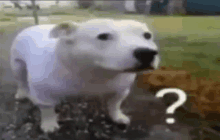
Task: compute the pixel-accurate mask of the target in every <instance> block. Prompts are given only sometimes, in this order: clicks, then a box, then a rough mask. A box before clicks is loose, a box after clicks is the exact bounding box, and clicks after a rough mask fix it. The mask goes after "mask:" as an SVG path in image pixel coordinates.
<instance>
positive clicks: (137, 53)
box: [134, 48, 158, 64]
mask: <svg viewBox="0 0 220 140" xmlns="http://www.w3.org/2000/svg"><path fill="white" fill-rule="evenodd" d="M156 54H158V52H157V51H155V50H150V49H147V48H138V49H135V50H134V57H135V58H136V59H137V60H138V61H139V62H141V63H142V64H150V63H151V62H152V61H153V59H154V56H155V55H156Z"/></svg>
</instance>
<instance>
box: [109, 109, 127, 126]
mask: <svg viewBox="0 0 220 140" xmlns="http://www.w3.org/2000/svg"><path fill="white" fill-rule="evenodd" d="M112 119H113V121H114V122H116V123H117V124H125V125H129V124H130V122H131V121H130V118H129V117H128V116H126V115H125V114H123V113H122V112H121V111H118V112H117V113H115V114H114V115H113V116H112Z"/></svg>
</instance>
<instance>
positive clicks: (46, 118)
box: [11, 19, 159, 132]
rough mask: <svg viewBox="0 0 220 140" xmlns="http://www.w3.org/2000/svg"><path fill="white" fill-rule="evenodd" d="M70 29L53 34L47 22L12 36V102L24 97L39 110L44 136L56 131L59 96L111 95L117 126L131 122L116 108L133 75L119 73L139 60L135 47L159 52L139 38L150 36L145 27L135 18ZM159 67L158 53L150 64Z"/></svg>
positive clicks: (86, 23) (76, 24)
mask: <svg viewBox="0 0 220 140" xmlns="http://www.w3.org/2000/svg"><path fill="white" fill-rule="evenodd" d="M69 25H73V27H74V28H71V34H68V35H67V34H65V33H66V32H65V30H60V32H54V31H57V30H55V28H56V27H58V26H57V25H52V24H50V25H38V26H34V27H30V28H27V29H25V30H24V31H22V32H21V33H20V34H19V35H18V36H17V37H16V38H15V40H14V42H13V45H12V48H11V67H12V71H13V73H14V76H15V78H16V79H17V81H18V91H17V94H16V98H18V99H21V98H24V97H27V98H29V99H31V100H32V101H33V102H34V103H35V104H36V105H38V106H39V107H40V109H41V114H42V115H41V117H42V123H41V128H42V129H43V130H44V131H45V132H46V131H53V130H54V129H55V128H58V124H57V121H56V114H55V113H54V112H53V109H54V106H55V105H56V104H57V103H59V100H60V99H61V98H63V97H66V96H68V95H76V96H77V95H79V94H83V93H84V94H104V93H110V92H115V93H116V94H115V96H114V97H113V98H112V99H110V101H109V103H108V104H109V106H108V109H109V114H110V116H111V117H112V119H113V120H114V121H115V122H118V123H125V124H129V123H130V119H129V118H128V117H127V116H126V115H125V114H123V113H122V111H121V110H120V105H121V103H122V102H123V100H124V99H125V98H126V97H127V96H128V95H129V92H130V87H131V86H132V84H133V82H134V80H135V77H136V73H123V70H125V69H129V68H133V67H134V66H135V65H136V63H137V62H138V61H137V60H136V59H135V58H134V56H133V51H134V49H135V48H138V47H145V48H149V49H152V50H158V48H157V46H156V45H155V43H154V41H153V39H150V40H146V39H144V37H143V35H142V34H143V33H144V32H150V31H149V29H148V27H147V26H146V25H145V24H143V23H140V22H137V21H134V20H111V19H94V20H89V21H87V22H83V23H69ZM57 29H59V28H57ZM101 33H110V34H112V38H111V39H110V40H107V41H100V40H98V39H97V36H98V35H99V34H101ZM53 35H54V36H53ZM56 36H57V38H56ZM53 37H55V38H53ZM67 41H72V44H71V42H70V43H69V44H68V43H66V42H67ZM158 63H159V56H158V55H157V56H156V57H155V59H154V62H153V63H152V66H153V67H154V68H157V66H158ZM25 69H26V70H27V72H25ZM26 76H27V78H26ZM25 79H26V80H25Z"/></svg>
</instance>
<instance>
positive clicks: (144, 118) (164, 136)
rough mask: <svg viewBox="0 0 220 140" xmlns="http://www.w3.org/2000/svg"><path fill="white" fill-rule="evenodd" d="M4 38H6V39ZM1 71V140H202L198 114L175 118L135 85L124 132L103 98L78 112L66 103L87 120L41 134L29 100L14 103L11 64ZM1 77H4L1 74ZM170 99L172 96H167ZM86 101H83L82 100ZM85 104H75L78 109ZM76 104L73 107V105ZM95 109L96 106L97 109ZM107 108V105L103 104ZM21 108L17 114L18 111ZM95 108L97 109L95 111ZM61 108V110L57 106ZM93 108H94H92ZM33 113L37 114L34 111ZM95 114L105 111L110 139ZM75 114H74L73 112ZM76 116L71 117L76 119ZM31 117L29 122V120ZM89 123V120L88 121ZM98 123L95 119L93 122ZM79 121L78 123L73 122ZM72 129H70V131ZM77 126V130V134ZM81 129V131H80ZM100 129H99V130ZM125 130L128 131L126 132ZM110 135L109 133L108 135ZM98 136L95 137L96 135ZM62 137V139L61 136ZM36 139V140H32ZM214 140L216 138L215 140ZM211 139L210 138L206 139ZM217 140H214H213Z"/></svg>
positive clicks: (181, 111) (4, 45)
mask: <svg viewBox="0 0 220 140" xmlns="http://www.w3.org/2000/svg"><path fill="white" fill-rule="evenodd" d="M20 30H21V29H19V30H17V32H16V33H13V34H10V35H7V39H6V40H5V41H4V42H3V43H2V41H1V42H0V49H4V50H7V51H9V49H10V45H11V43H12V40H13V38H14V37H15V35H16V34H17V33H18V32H19V31H20ZM4 38H5V37H4ZM0 64H1V68H3V72H2V73H1V74H2V77H1V81H0V117H1V119H0V139H4V140H10V139H17V140H26V139H49V138H50V139H73V138H76V136H75V135H74V136H72V135H71V134H73V133H74V134H76V133H77V138H76V139H82V140H83V139H94V138H95V139H113V140H116V139H117V140H119V139H121V140H128V139H129V140H130V139H132V140H133V139H137V140H201V139H202V138H201V135H200V125H201V122H200V120H199V116H198V115H197V114H191V113H189V112H187V111H186V110H184V108H179V109H177V110H176V112H175V114H174V115H172V116H168V115H166V109H167V107H168V104H165V103H166V102H164V100H161V99H157V98H155V97H154V96H153V94H152V93H149V92H148V91H145V90H143V89H140V88H137V85H136V83H135V84H134V89H133V91H132V93H131V95H130V96H129V97H128V99H127V100H126V101H125V102H124V103H123V110H124V112H125V113H126V114H128V115H129V116H130V117H131V118H132V122H131V125H130V126H129V127H128V128H127V129H125V128H123V126H118V125H116V124H114V123H113V122H111V120H109V119H108V117H107V116H108V115H107V114H106V112H105V108H104V110H102V108H101V106H102V105H103V104H102V103H103V102H105V100H103V99H102V100H100V99H89V100H88V101H87V100H86V103H88V105H87V108H86V109H84V110H83V109H79V108H74V107H71V105H69V104H66V105H65V104H63V105H61V106H60V109H58V110H62V109H64V110H65V108H67V110H68V109H69V110H70V111H71V109H72V111H73V112H74V109H76V110H77V109H78V110H81V115H82V116H81V117H80V115H79V114H78V115H75V116H78V118H83V116H84V117H85V118H86V119H85V120H84V122H83V123H81V124H76V123H75V124H74V125H70V126H69V125H67V124H70V123H64V124H63V125H62V129H61V130H59V131H57V132H55V133H53V134H50V135H46V134H42V132H41V131H40V130H39V120H40V118H39V114H40V113H39V112H38V111H37V110H36V108H35V107H34V106H33V105H32V104H31V103H30V102H28V101H26V102H21V103H20V105H16V104H15V100H14V94H15V91H16V85H15V84H14V78H13V76H12V73H11V70H10V67H9V63H8V61H5V60H1V61H0ZM0 76H1V75H0ZM168 98H169V97H168ZM82 99H84V98H82ZM82 103H85V102H75V103H74V105H75V106H77V105H78V106H79V105H80V104H82ZM74 105H73V106H74ZM94 106H95V107H94ZM103 106H105V105H103ZM16 107H17V108H18V109H17V111H16V110H15V108H16ZM93 107H94V108H93ZM58 108H59V107H58ZM70 108H71V109H70ZM91 108H92V109H91ZM33 110H34V111H33ZM94 111H95V112H98V113H99V114H100V113H101V112H103V114H105V116H106V117H104V120H105V122H108V123H109V124H111V125H112V127H111V128H112V129H111V130H110V129H109V130H108V131H110V132H108V133H107V131H106V132H103V135H104V134H105V135H107V136H97V135H98V134H97V135H96V133H95V132H96V131H98V130H96V128H97V127H98V128H100V129H101V130H100V131H102V130H103V129H104V128H103V126H100V125H101V124H99V123H100V122H101V121H100V119H101V118H100V115H97V117H94V114H95V113H94ZM58 112H60V119H61V120H62V118H66V117H67V116H68V115H67V114H68V113H65V111H64V112H63V114H62V111H58ZM70 114H71V113H70ZM73 114H74V113H73ZM91 115H92V116H93V117H94V118H96V119H97V120H96V123H93V124H91V123H90V127H89V129H88V130H89V132H83V133H82V131H83V130H84V129H86V124H88V120H89V116H91ZM73 116H74V115H72V117H73ZM167 117H174V118H175V119H176V122H175V124H172V125H170V124H166V122H165V119H166V118H167ZM28 118H29V119H28ZM86 120H87V121H86ZM94 121H95V119H94ZM74 122H79V121H74ZM68 127H70V128H68ZM76 127H77V131H76ZM81 127H82V130H81ZM73 128H74V130H73ZM98 128H97V129H98ZM124 130H126V131H125V132H124ZM67 132H69V133H71V134H69V135H68V136H67V135H64V133H65V134H66V133H67ZM109 133H110V134H109ZM94 135H95V136H94ZM62 136H63V137H62ZM30 137H34V138H30ZM212 139H213V138H212ZM207 140H208V137H207ZM213 140H214V139H213Z"/></svg>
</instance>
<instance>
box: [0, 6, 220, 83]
mask: <svg viewBox="0 0 220 140" xmlns="http://www.w3.org/2000/svg"><path fill="white" fill-rule="evenodd" d="M41 13H43V12H41ZM52 13H53V15H60V17H61V20H54V21H52V23H58V22H61V21H66V20H73V21H85V20H87V19H91V18H100V17H102V18H115V19H122V18H123V19H135V20H139V21H142V22H146V23H147V24H148V25H149V28H150V29H152V30H153V31H154V32H155V39H156V40H158V41H159V45H160V48H161V57H162V59H161V60H162V61H161V66H172V67H173V68H174V69H182V70H188V71H190V72H191V73H192V75H193V76H195V77H207V78H212V79H214V80H218V79H219V78H220V77H219V76H218V75H220V72H219V70H220V56H219V52H220V47H219V45H220V41H219V38H220V34H219V31H220V18H219V17H214V16H204V17H195V16H189V17H187V16H183V17H181V16H149V17H147V16H143V15H137V14H126V15H125V14H122V13H117V12H113V11H112V12H106V11H94V10H91V9H80V10H79V9H78V10H77V9H63V10H62V9H61V10H59V12H52ZM70 14H71V15H70ZM5 15H8V16H10V17H13V16H14V15H13V14H12V13H11V14H5ZM0 18H1V17H0ZM4 23H5V22H4ZM1 24H2V23H0V28H1V27H4V29H5V31H7V32H9V31H13V30H14V29H15V28H16V27H17V26H21V25H18V24H14V25H13V24H11V25H7V26H1Z"/></svg>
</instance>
